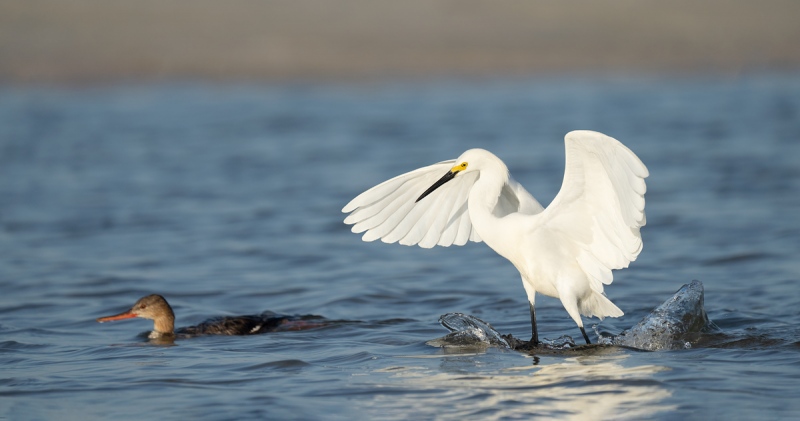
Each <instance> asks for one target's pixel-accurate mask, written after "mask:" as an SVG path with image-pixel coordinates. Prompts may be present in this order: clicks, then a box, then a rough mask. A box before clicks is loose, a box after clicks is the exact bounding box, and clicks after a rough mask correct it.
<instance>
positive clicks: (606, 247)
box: [540, 130, 649, 293]
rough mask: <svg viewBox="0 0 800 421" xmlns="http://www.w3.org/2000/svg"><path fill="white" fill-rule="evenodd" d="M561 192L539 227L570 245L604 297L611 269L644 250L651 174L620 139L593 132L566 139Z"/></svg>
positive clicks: (591, 280) (592, 283)
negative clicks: (646, 210) (646, 194)
mask: <svg viewBox="0 0 800 421" xmlns="http://www.w3.org/2000/svg"><path fill="white" fill-rule="evenodd" d="M565 145H566V165H565V171H564V181H563V184H562V186H561V190H560V191H559V193H558V195H556V197H555V199H553V202H552V203H551V204H550V205H549V206H548V207H547V209H545V210H544V211H543V212H542V213H541V216H540V217H541V221H540V223H541V226H546V227H548V228H550V229H551V230H552V232H555V233H558V234H560V235H561V236H563V237H564V238H565V240H571V241H570V243H571V244H573V245H574V246H575V247H577V249H578V250H579V252H578V253H577V256H576V260H577V262H578V264H579V265H580V267H581V269H583V271H584V272H585V273H586V274H587V277H588V278H589V281H590V286H591V288H592V289H593V290H594V291H596V292H598V293H602V292H603V285H604V284H605V285H608V284H610V283H611V282H612V281H613V276H612V273H611V270H612V269H621V268H625V267H628V264H629V263H630V262H632V261H634V260H636V257H637V256H638V255H639V252H641V250H642V237H641V234H640V232H639V229H640V228H641V227H642V226H644V224H645V222H646V220H645V214H644V203H645V202H644V193H645V191H646V185H645V182H644V179H645V178H646V177H647V176H648V175H649V173H648V171H647V168H646V167H645V166H644V164H643V163H642V161H641V160H639V158H638V157H637V156H636V155H635V154H634V153H633V152H631V150H630V149H628V148H627V147H625V146H624V145H623V144H621V143H620V142H619V141H617V140H616V139H614V138H612V137H609V136H606V135H603V134H601V133H597V132H591V131H583V130H581V131H573V132H570V133H568V134H567V135H566V137H565Z"/></svg>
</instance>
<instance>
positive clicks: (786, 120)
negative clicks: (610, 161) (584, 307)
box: [0, 75, 800, 420]
mask: <svg viewBox="0 0 800 421" xmlns="http://www.w3.org/2000/svg"><path fill="white" fill-rule="evenodd" d="M573 129H593V130H598V131H602V132H605V133H607V134H609V135H612V136H614V137H616V138H617V139H620V140H621V141H622V142H623V143H625V144H626V145H627V146H628V147H630V148H631V149H632V150H633V151H634V152H636V153H637V154H638V155H639V157H640V158H641V159H642V161H644V162H645V163H646V165H647V166H648V168H649V169H650V173H651V176H650V178H649V179H648V192H647V196H646V199H647V208H646V209H647V214H648V225H647V226H646V227H645V228H644V229H643V230H642V233H643V238H644V250H643V252H642V254H641V255H640V257H639V259H638V260H637V261H636V262H634V263H633V264H632V265H631V267H630V268H629V269H626V270H623V271H619V272H616V275H615V280H614V283H613V284H612V285H610V286H609V287H607V288H606V292H607V294H608V296H609V297H610V298H611V299H612V300H613V301H614V302H615V303H616V304H617V305H618V306H619V307H620V308H621V309H622V310H623V311H625V313H626V314H625V316H623V317H621V318H619V319H606V320H605V321H603V322H602V323H599V325H598V326H597V329H599V330H601V331H605V332H611V333H619V332H620V331H622V330H624V329H626V328H628V327H630V326H632V325H634V324H635V323H636V322H638V321H639V320H640V319H641V318H642V317H643V316H644V315H645V314H647V313H648V312H649V311H650V310H652V309H653V308H654V307H655V306H657V305H659V304H660V303H662V302H663V301H664V300H666V299H667V298H669V297H670V296H671V295H672V294H673V293H674V292H675V291H676V290H678V288H679V287H680V286H681V285H683V284H685V283H688V282H689V281H691V280H692V279H699V280H701V281H703V283H704V285H705V303H706V310H707V312H708V315H709V317H710V318H711V319H712V320H713V321H714V322H715V323H716V324H717V325H718V326H719V327H720V328H721V329H722V330H723V332H724V335H725V339H724V340H714V341H710V342H707V343H706V344H709V343H710V344H713V345H709V346H704V345H703V343H698V344H696V346H693V347H692V348H690V349H684V350H676V351H664V352H635V351H630V350H624V349H610V350H603V351H602V352H594V353H586V354H565V355H542V356H536V357H533V356H530V355H525V354H522V353H517V352H514V351H506V350H501V349H496V348H489V349H486V350H485V351H482V352H474V353H451V352H448V351H446V350H442V349H440V348H435V347H432V346H429V345H427V344H426V342H427V341H429V340H431V339H434V338H437V337H440V336H443V335H444V334H445V333H447V331H446V330H445V329H444V328H442V327H441V326H440V325H439V324H438V323H437V320H438V318H439V316H440V315H442V314H444V313H448V312H463V313H468V314H473V315H475V316H477V317H480V318H481V319H483V320H485V321H487V322H489V323H491V324H492V325H493V326H494V327H495V328H497V329H498V330H500V331H501V332H505V333H512V334H513V335H515V336H518V337H525V336H526V335H528V334H529V315H528V309H527V304H526V297H525V293H524V291H523V288H522V285H521V281H520V280H519V275H518V274H517V272H516V270H515V269H514V268H513V267H512V266H511V264H509V263H508V262H507V261H505V260H504V259H502V258H501V257H499V256H497V255H496V254H494V252H493V251H491V250H490V249H489V248H488V247H486V246H485V245H484V244H474V243H473V244H469V245H467V246H465V247H451V248H436V249H431V250H423V249H420V248H416V247H414V248H411V247H403V246H399V245H396V244H389V245H387V244H383V243H380V242H378V243H363V242H361V240H360V238H359V236H358V235H355V234H352V233H350V232H349V227H347V226H345V225H344V224H343V223H342V219H343V217H344V215H343V214H341V213H340V209H341V208H342V206H343V205H344V204H345V203H347V202H348V201H349V200H350V199H351V198H352V197H354V196H355V195H357V194H358V193H360V192H361V191H363V190H365V189H367V188H369V187H371V186H372V185H374V184H377V183H379V182H381V181H383V180H386V179H388V178H390V177H392V176H395V175H397V174H400V173H402V172H405V171H408V170H411V169H414V168H417V167H420V166H423V165H427V164H430V163H433V162H437V161H440V160H444V159H450V158H455V157H456V156H458V155H459V154H460V153H461V152H462V151H463V150H465V149H468V148H471V147H483V148H486V149H489V150H491V151H493V152H494V153H495V154H496V155H498V156H499V157H501V158H502V159H503V160H505V161H506V163H507V164H508V166H509V168H510V170H511V172H512V174H513V175H514V177H515V178H516V179H517V180H518V181H520V182H521V183H522V184H523V185H524V186H526V188H527V189H528V190H529V191H530V192H532V193H533V194H534V196H536V197H537V198H538V199H539V200H540V201H541V202H542V203H548V202H549V201H550V200H551V199H552V198H553V197H554V196H555V194H556V193H557V191H558V189H559V187H560V184H561V179H562V177H563V162H564V156H563V153H564V152H563V141H562V139H563V136H564V134H565V133H566V132H568V131H570V130H573ZM799 215H800V77H799V76H797V75H751V76H746V77H740V78H730V79H715V78H711V77H707V78H697V79H660V78H653V79H648V78H638V79H632V80H631V79H623V78H619V79H613V78H612V79H595V78H552V79H527V80H525V79H521V80H504V81H480V80H478V81H429V82H408V83H398V84H387V85H382V84H365V85H293V86H278V85H198V84H187V85H182V84H175V85H149V86H111V87H97V88H74V89H68V88H38V87H28V88H12V87H5V88H0V292H2V294H0V367H2V368H1V369H0V419H4V418H5V419H66V420H69V419H75V420H83V419H101V418H102V419H110V418H116V419H148V418H149V419H156V418H160V419H186V418H187V417H190V418H201V419H215V420H216V419H221V420H222V419H254V418H255V419H258V418H262V419H331V420H351V419H402V420H406V419H530V418H536V417H539V418H548V419H549V418H563V419H584V418H592V419H598V418H611V419H625V418H628V419H642V418H646V419H686V418H688V419H708V418H715V419H725V418H733V419H743V418H750V419H754V418H769V419H797V418H798V417H800V401H798V400H797V398H796V395H797V390H798V386H800V380H798V379H800V339H799V338H800V286H799V285H798V283H799V282H800V259H798V256H800V216H799ZM151 293H159V294H162V295H164V296H165V297H166V298H167V299H168V300H169V301H170V302H171V304H172V305H173V307H174V308H175V311H176V313H177V319H178V320H177V325H178V326H182V325H188V324H194V323H198V322H201V321H203V320H205V319H207V318H209V317H213V316H221V315H235V314H254V313H260V312H262V311H264V310H271V311H276V312H281V313H287V314H319V315H323V316H325V317H328V318H331V319H339V320H351V321H359V323H346V324H337V325H333V326H329V327H326V328H321V329H316V330H308V331H300V332H280V333H275V334H267V335H259V336H250V337H220V336H207V337H199V338H193V339H187V340H179V341H176V342H175V345H174V346H159V345H155V344H150V343H148V342H147V340H146V339H143V338H142V337H140V336H138V335H139V334H140V333H141V332H143V331H147V330H148V329H150V328H151V327H152V324H151V323H150V322H148V321H143V320H133V321H120V322H117V323H107V324H98V323H96V322H95V321H94V319H95V318H97V317H99V316H105V315H109V314H114V313H117V312H120V311H123V310H125V309H127V308H129V307H130V305H132V304H133V302H134V301H136V299H138V298H139V297H141V296H144V295H147V294H151ZM537 310H538V311H537V317H538V320H539V329H540V335H542V336H543V337H545V338H557V337H559V336H561V335H565V334H566V335H572V336H573V337H575V338H579V337H580V336H579V335H580V332H579V331H578V330H577V329H576V328H575V325H574V323H573V322H572V320H571V319H570V318H569V317H568V316H567V314H566V312H565V311H564V310H563V308H562V307H561V304H560V303H559V302H558V301H557V300H554V299H550V298H546V297H542V298H540V299H539V300H537ZM586 323H587V326H589V327H591V326H592V325H594V324H597V323H598V321H597V320H596V319H590V320H586ZM587 330H589V331H590V336H591V337H592V338H596V335H595V334H594V333H593V332H592V330H593V329H591V328H590V329H587Z"/></svg>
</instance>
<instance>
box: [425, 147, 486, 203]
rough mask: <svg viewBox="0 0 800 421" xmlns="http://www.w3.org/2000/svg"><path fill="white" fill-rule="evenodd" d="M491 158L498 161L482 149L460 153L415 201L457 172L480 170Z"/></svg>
mask: <svg viewBox="0 0 800 421" xmlns="http://www.w3.org/2000/svg"><path fill="white" fill-rule="evenodd" d="M492 158H494V160H496V161H499V159H498V158H497V157H496V156H494V155H493V154H492V153H491V152H489V151H487V150H484V149H470V150H468V151H466V152H464V153H462V154H461V156H459V157H458V159H456V164H455V165H454V166H453V168H450V170H449V171H447V173H445V175H444V176H442V178H440V179H439V180H438V181H436V182H435V183H433V185H432V186H430V187H428V189H427V190H425V192H423V193H422V194H421V195H420V196H419V198H417V200H416V201H417V202H419V201H420V200H422V199H424V198H425V196H427V195H429V194H431V193H433V191H434V190H436V189H438V188H439V187H441V186H443V185H444V184H445V183H447V182H448V181H450V180H452V179H454V178H456V176H458V175H459V174H464V173H468V172H473V171H480V169H481V168H482V167H483V166H484V164H485V163H487V162H491V161H493V159H492Z"/></svg>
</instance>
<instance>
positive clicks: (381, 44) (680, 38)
mask: <svg viewBox="0 0 800 421" xmlns="http://www.w3.org/2000/svg"><path fill="white" fill-rule="evenodd" d="M798 19H800V2H799V1H793V0H784V1H777V0H768V1H759V2H755V1H748V0H728V1H722V0H710V1H702V2H696V1H685V0H680V1H671V2H658V1H650V0H647V1H637V0H620V1H591V0H566V1H560V2H556V1H552V2H551V1H548V2H538V1H529V2H525V1H482V2H481V1H476V0H449V1H444V0H406V1H402V2H386V1H370V0H340V1H334V0H296V1H257V0H233V1H225V2H222V1H211V0H195V1H188V0H187V1H180V0H172V1H169V0H162V1H157V0H140V1H120V0H107V1H98V0H70V1H63V0H60V1H59V0H35V1H24V0H23V1H16V0H15V1H5V2H2V3H0V83H2V84H17V83H21V84H28V83H34V84H35V83H106V82H116V81H160V80H173V79H200V80H212V81H219V80H269V81H286V80H309V79H311V80H316V79H321V80H330V79H334V80H360V79H380V78H396V77H420V76H422V77H429V76H485V75H511V76H516V75H539V74H559V73H563V72H568V73H581V74H584V73H609V74H611V73H620V72H621V73H634V74H637V73H643V74H653V73H655V74H661V73H715V74H716V73H722V74H739V73H746V72H753V71H796V70H798V69H800V24H798V21H799V20H798Z"/></svg>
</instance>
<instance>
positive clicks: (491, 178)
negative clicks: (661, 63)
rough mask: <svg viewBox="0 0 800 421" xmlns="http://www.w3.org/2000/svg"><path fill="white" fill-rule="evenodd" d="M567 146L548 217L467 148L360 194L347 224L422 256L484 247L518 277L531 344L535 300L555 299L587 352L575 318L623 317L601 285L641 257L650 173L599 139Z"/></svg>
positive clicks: (488, 156)
mask: <svg viewBox="0 0 800 421" xmlns="http://www.w3.org/2000/svg"><path fill="white" fill-rule="evenodd" d="M565 145H566V165H565V171H564V181H563V183H562V185H561V190H560V191H559V192H558V194H557V195H556V197H555V198H554V199H553V201H552V203H550V205H549V206H548V207H547V209H545V208H543V207H542V205H540V204H539V202H537V201H536V199H534V198H533V196H532V195H531V194H530V193H528V191H527V190H525V189H524V188H523V187H522V186H521V185H520V184H519V183H517V182H516V181H514V179H512V178H511V176H510V175H509V173H508V168H507V167H506V165H505V164H504V163H503V161H501V160H500V158H498V157H496V156H495V155H493V154H492V153H491V152H489V151H486V150H483V149H470V150H468V151H466V152H464V153H463V154H461V156H459V157H458V159H455V160H450V161H442V162H440V163H438V164H433V165H430V166H427V167H423V168H419V169H417V170H414V171H411V172H408V173H405V174H402V175H399V176H397V177H395V178H392V179H391V180H388V181H385V182H383V183H381V184H378V185H377V186H375V187H373V188H371V189H369V190H367V191H365V192H364V193H361V194H360V195H358V196H357V197H356V198H355V199H353V200H352V201H350V203H348V204H347V205H346V206H345V207H344V208H343V209H342V212H344V213H350V215H348V216H347V217H346V218H345V220H344V222H345V223H346V224H353V228H352V231H353V232H355V233H362V232H363V233H364V236H363V240H364V241H374V240H377V239H381V240H382V241H383V242H386V243H394V242H400V244H404V245H414V244H418V245H419V246H421V247H424V248H430V247H433V246H435V245H440V246H445V247H447V246H450V245H452V244H455V245H464V244H466V243H467V241H468V240H471V241H475V242H480V241H485V242H486V245H488V246H489V247H491V248H492V249H493V250H494V251H496V252H497V253H498V254H500V255H501V256H503V257H505V258H506V259H508V260H509V261H511V263H513V264H514V266H515V267H516V268H517V270H519V272H520V275H521V276H522V285H523V286H524V288H525V292H526V293H527V296H528V302H529V304H530V315H531V343H532V344H533V345H534V346H535V345H538V343H539V335H538V331H537V327H536V312H535V308H534V303H535V296H536V293H537V292H538V293H540V294H543V295H547V296H550V297H555V298H558V299H560V300H561V303H562V304H563V305H564V308H565V309H566V310H567V313H569V315H570V317H572V319H573V320H574V321H575V323H577V324H578V327H579V328H580V330H581V333H582V334H583V338H584V339H585V340H586V343H587V344H588V343H590V341H589V336H588V335H586V330H585V329H584V328H583V321H582V320H581V315H584V316H587V317H592V316H596V317H599V318H600V319H601V320H602V319H603V318H604V317H619V316H622V314H623V313H622V310H620V309H619V308H618V307H617V306H616V305H614V303H612V302H611V301H610V300H609V299H608V298H606V296H605V294H604V293H603V285H608V284H610V283H611V281H612V280H613V276H612V274H611V270H612V269H621V268H625V267H628V264H629V263H630V262H632V261H633V260H635V259H636V257H637V256H638V255H639V252H640V251H641V250H642V237H641V234H640V233H639V228H640V227H642V226H644V225H645V214H644V194H645V190H646V186H645V182H644V179H645V178H647V176H648V171H647V168H646V167H645V166H644V164H643V163H642V161H641V160H640V159H639V158H638V157H637V156H636V155H635V154H634V153H633V152H632V151H631V150H630V149H628V148H627V147H625V146H624V145H623V144H622V143H620V142H619V141H618V140H616V139H614V138H612V137H609V136H606V135H604V134H602V133H598V132H593V131H587V130H579V131H573V132H570V133H567V135H566V137H565ZM442 174H444V176H442ZM437 179H438V180H437ZM426 187H427V190H425V188H426Z"/></svg>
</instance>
